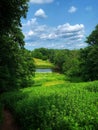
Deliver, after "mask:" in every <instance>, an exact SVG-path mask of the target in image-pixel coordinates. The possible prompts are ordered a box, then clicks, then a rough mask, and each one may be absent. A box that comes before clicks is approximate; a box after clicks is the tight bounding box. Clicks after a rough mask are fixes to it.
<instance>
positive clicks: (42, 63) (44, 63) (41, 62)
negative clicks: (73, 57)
mask: <svg viewBox="0 0 98 130" xmlns="http://www.w3.org/2000/svg"><path fill="white" fill-rule="evenodd" d="M33 59H34V62H35V66H36V68H53V64H52V63H50V62H49V61H48V60H41V59H37V58H33Z"/></svg>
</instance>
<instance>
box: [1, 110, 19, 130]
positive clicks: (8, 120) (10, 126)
mask: <svg viewBox="0 0 98 130" xmlns="http://www.w3.org/2000/svg"><path fill="white" fill-rule="evenodd" d="M3 116H4V120H3V124H2V128H1V130H19V128H18V127H17V125H16V124H15V120H14V118H13V116H12V114H11V113H10V112H9V111H8V110H6V109H4V110H3Z"/></svg>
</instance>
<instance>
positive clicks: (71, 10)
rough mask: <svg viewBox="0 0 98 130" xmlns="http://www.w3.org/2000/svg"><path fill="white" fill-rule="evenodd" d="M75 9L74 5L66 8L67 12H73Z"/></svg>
mask: <svg viewBox="0 0 98 130" xmlns="http://www.w3.org/2000/svg"><path fill="white" fill-rule="evenodd" d="M76 11H77V8H76V7H75V6H71V7H70V8H69V10H68V12H69V13H75V12H76Z"/></svg>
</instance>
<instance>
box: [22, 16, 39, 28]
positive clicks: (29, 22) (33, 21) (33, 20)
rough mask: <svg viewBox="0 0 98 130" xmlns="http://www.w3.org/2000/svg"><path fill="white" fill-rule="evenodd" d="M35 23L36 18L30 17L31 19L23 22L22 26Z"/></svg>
mask: <svg viewBox="0 0 98 130" xmlns="http://www.w3.org/2000/svg"><path fill="white" fill-rule="evenodd" d="M35 24H37V19H36V18H32V19H31V20H28V22H27V23H23V24H22V26H23V27H24V26H31V25H35Z"/></svg>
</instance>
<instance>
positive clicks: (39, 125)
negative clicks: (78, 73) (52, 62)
mask: <svg viewBox="0 0 98 130" xmlns="http://www.w3.org/2000/svg"><path fill="white" fill-rule="evenodd" d="M34 80H35V84H34V86H32V87H28V88H24V89H20V91H16V92H8V93H5V94H3V95H2V99H1V102H2V103H4V104H5V105H6V107H8V108H9V109H10V110H11V111H12V112H13V114H14V116H15V118H16V120H17V121H18V123H19V125H20V128H21V130H97V129H98V81H94V82H87V83H85V82H84V83H70V82H68V81H66V80H67V79H65V77H64V76H63V75H61V74H57V73H44V74H40V73H37V74H36V76H35V79H34Z"/></svg>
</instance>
